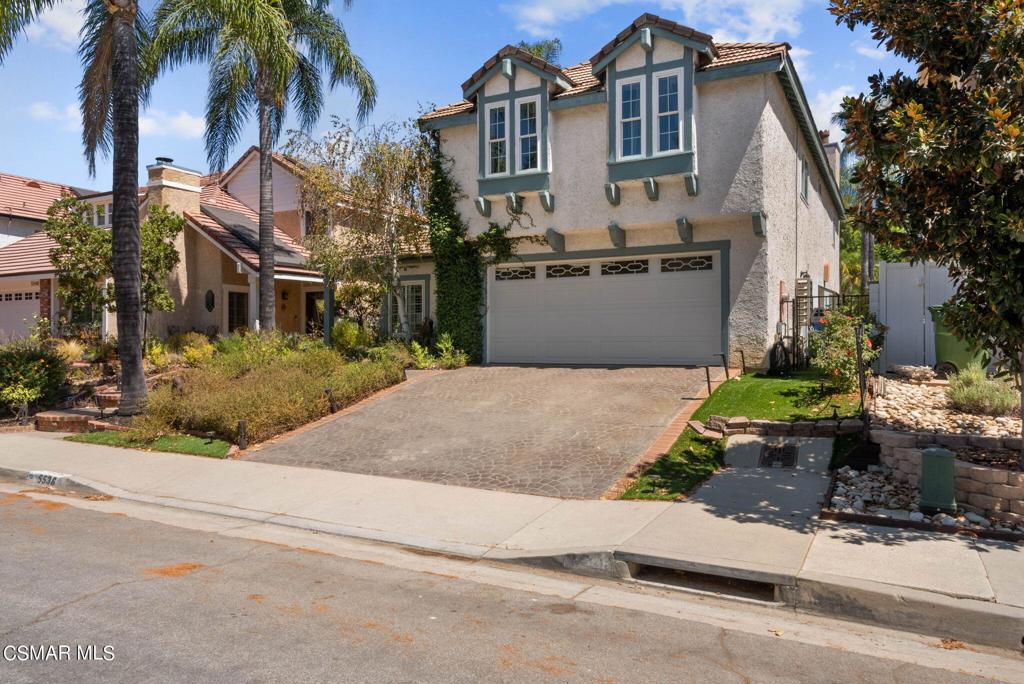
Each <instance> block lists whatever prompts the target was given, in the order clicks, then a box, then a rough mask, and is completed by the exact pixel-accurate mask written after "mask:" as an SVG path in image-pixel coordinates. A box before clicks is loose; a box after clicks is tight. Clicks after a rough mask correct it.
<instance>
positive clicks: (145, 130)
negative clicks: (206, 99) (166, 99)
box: [139, 109, 206, 140]
mask: <svg viewBox="0 0 1024 684" xmlns="http://www.w3.org/2000/svg"><path fill="white" fill-rule="evenodd" d="M205 131H206V119H204V118H203V117H201V116H192V115H191V114H189V113H188V112H186V111H184V110H182V111H179V112H178V113H177V114H173V115H172V114H167V113H166V112H163V111H161V110H159V109H150V110H148V111H147V112H146V114H145V116H140V117H139V135H144V136H149V137H163V136H171V137H175V138H184V139H186V140H191V139H194V138H200V137H202V135H203V133H204V132H205Z"/></svg>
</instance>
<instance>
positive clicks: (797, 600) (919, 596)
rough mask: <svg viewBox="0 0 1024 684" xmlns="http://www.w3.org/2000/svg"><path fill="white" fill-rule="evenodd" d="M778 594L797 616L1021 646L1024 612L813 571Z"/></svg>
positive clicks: (1023, 642) (999, 645)
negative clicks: (832, 619)
mask: <svg viewBox="0 0 1024 684" xmlns="http://www.w3.org/2000/svg"><path fill="white" fill-rule="evenodd" d="M781 589H782V592H781V593H782V597H783V600H785V602H786V604H787V605H790V606H792V607H793V608H795V609H796V610H797V611H800V612H806V613H813V614H815V615H822V616H825V617H834V618H841V619H844V620H850V621H853V622H860V623H864V624H869V625H880V626H882V627H890V628H894V629H902V630H906V631H910V632H916V633H918V634H926V635H932V636H934V635H940V636H943V637H948V638H952V639H959V640H961V641H964V642H967V643H970V644H979V645H983V646H995V647H997V648H1004V649H1008V650H1011V651H1020V650H1021V649H1022V647H1024V608H1017V607H1014V606H1007V605H1005V604H999V603H995V602H989V601H980V600H977V599H968V598H955V597H953V596H947V595H945V594H938V593H934V592H930V591H922V590H920V589H911V588H908V587H899V586H895V585H890V584H882V583H880V582H872V581H869V580H860V579H855V578H851V577H837V576H835V575H827V574H822V573H813V572H808V573H801V574H800V575H799V576H798V577H797V581H796V586H795V587H782V588H781Z"/></svg>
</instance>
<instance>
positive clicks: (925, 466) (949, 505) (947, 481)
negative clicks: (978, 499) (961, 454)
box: [918, 447, 956, 513]
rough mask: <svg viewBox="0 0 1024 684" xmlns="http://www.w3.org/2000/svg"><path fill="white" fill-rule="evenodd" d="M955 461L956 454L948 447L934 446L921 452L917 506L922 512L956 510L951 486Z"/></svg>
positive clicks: (954, 474) (954, 471) (948, 511)
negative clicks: (919, 494) (919, 497)
mask: <svg viewBox="0 0 1024 684" xmlns="http://www.w3.org/2000/svg"><path fill="white" fill-rule="evenodd" d="M955 462H956V454H954V453H953V452H952V451H950V450H949V449H940V448H938V447H934V448H931V449H925V450H924V451H923V452H921V500H920V501H919V502H918V506H920V507H921V511H922V512H926V513H927V512H934V511H945V512H946V513H953V512H955V511H956V491H955V489H954V487H953V478H954V477H955V476H956V468H955V466H954V463H955Z"/></svg>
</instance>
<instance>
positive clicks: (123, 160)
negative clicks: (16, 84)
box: [0, 0, 149, 415]
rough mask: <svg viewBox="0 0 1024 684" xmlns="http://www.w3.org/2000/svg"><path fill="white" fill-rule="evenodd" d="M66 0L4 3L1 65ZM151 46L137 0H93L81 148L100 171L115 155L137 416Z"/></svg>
mask: <svg viewBox="0 0 1024 684" xmlns="http://www.w3.org/2000/svg"><path fill="white" fill-rule="evenodd" d="M58 4H60V0H4V1H3V2H0V62H2V61H3V58H4V57H5V56H6V55H7V53H8V52H9V51H10V49H11V47H12V46H13V45H14V42H15V40H16V39H17V37H18V36H19V35H20V34H21V32H22V31H24V30H25V28H26V27H27V26H28V25H29V24H30V23H31V22H32V21H34V20H35V19H36V18H37V17H38V16H39V15H40V14H41V13H42V12H44V11H46V10H48V9H50V8H52V7H54V6H56V5H58ZM148 41H149V32H148V24H147V21H146V18H145V17H144V16H143V14H142V12H140V10H139V3H138V2H137V1H136V0H88V2H87V3H86V6H85V24H84V26H83V28H82V32H81V42H80V44H79V49H78V54H79V56H80V58H81V61H82V66H83V67H84V74H83V76H82V81H81V84H80V86H79V101H80V104H81V109H82V143H83V145H84V148H85V156H86V159H87V160H88V162H89V169H90V171H91V172H93V173H95V170H96V152H97V151H99V152H101V153H103V154H108V153H110V152H112V153H113V167H114V173H113V183H112V189H113V193H114V198H113V199H114V212H113V223H112V226H113V230H112V231H111V239H112V241H113V254H114V256H113V274H114V291H115V297H116V299H117V305H118V309H119V310H120V312H121V314H120V315H119V316H118V317H117V346H118V356H119V357H120V359H121V403H120V406H119V407H118V412H119V413H121V414H123V415H134V414H137V413H138V412H139V411H141V410H142V406H143V404H144V403H145V400H146V378H145V375H144V373H143V367H142V336H143V330H142V327H143V322H142V308H141V300H140V286H139V281H140V278H141V275H140V273H141V264H140V259H141V256H140V252H141V247H140V238H139V210H138V174H139V170H138V169H139V100H140V98H142V99H144V98H145V96H146V87H145V86H144V85H143V84H142V83H141V82H140V81H141V80H140V78H139V63H140V54H141V52H142V51H144V50H145V49H146V46H147V44H148Z"/></svg>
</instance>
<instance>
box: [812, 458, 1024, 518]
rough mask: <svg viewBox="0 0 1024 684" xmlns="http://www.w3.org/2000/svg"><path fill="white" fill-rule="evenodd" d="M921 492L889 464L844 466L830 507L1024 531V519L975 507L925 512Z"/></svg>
mask: <svg viewBox="0 0 1024 684" xmlns="http://www.w3.org/2000/svg"><path fill="white" fill-rule="evenodd" d="M919 496H920V493H919V491H918V488H917V487H915V486H913V485H912V484H909V483H907V482H904V481H901V480H899V479H897V477H895V473H894V471H893V470H892V469H890V468H888V467H886V466H869V467H868V469H867V470H866V471H862V470H856V469H854V468H851V467H849V466H843V467H842V468H840V469H839V470H838V471H836V481H835V487H834V489H833V490H832V498H831V500H830V501H829V502H828V508H829V509H831V510H833V511H836V512H840V513H851V514H858V515H871V516H876V517H878V518H888V519H891V520H902V521H908V522H914V523H925V524H928V523H931V524H935V525H941V526H943V527H949V528H950V529H953V528H956V527H963V528H969V529H976V530H996V531H1000V532H1016V533H1019V534H1024V522H1022V523H1012V522H1008V521H1006V520H1001V519H999V518H996V517H994V516H993V517H989V516H984V515H981V514H979V513H976V512H974V511H961V512H958V514H957V515H949V514H947V513H935V514H926V513H924V512H922V511H921V510H920V509H919V507H918V504H917V501H918V498H919Z"/></svg>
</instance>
